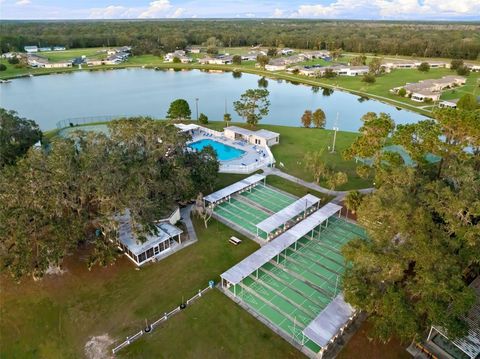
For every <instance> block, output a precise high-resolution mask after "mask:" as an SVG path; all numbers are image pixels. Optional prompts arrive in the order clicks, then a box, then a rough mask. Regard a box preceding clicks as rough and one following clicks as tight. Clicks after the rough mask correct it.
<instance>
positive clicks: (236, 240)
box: [228, 236, 242, 246]
mask: <svg viewBox="0 0 480 359" xmlns="http://www.w3.org/2000/svg"><path fill="white" fill-rule="evenodd" d="M228 241H229V242H230V243H232V244H234V245H236V246H238V245H239V244H240V243H242V241H241V240H240V239H238V238H237V237H233V236H232V237H230V239H229V240H228Z"/></svg>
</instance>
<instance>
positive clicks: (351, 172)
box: [208, 122, 372, 190]
mask: <svg viewBox="0 0 480 359" xmlns="http://www.w3.org/2000/svg"><path fill="white" fill-rule="evenodd" d="M235 125H238V126H244V125H242V124H238V123H236V124H235ZM224 126H225V124H224V123H223V122H212V123H210V124H209V125H208V127H210V128H213V129H216V130H221V129H223V127H224ZM258 128H265V129H267V130H270V131H275V132H278V133H280V144H278V145H276V146H273V147H272V153H273V155H274V156H275V159H276V161H277V167H278V168H280V169H281V170H282V171H284V172H287V173H290V174H292V175H294V176H296V177H299V178H301V179H304V180H306V181H313V176H312V175H311V173H310V172H309V171H308V170H307V169H306V168H305V163H304V157H305V154H306V153H308V152H310V151H318V150H320V149H324V152H323V158H324V159H325V162H326V163H328V164H329V165H331V166H332V167H333V168H334V169H335V170H336V171H345V172H346V173H347V175H348V178H349V181H348V183H347V184H345V185H343V186H341V187H339V188H338V190H350V189H358V188H366V187H370V186H371V185H372V183H371V181H369V180H363V179H361V178H360V177H358V175H357V174H356V172H355V169H356V164H355V161H353V160H352V161H346V160H344V159H343V157H342V153H343V151H344V150H345V149H347V148H348V147H349V146H350V145H351V143H352V142H353V141H354V140H355V138H357V136H358V133H354V132H338V133H337V141H336V152H335V153H330V152H329V151H328V146H331V144H332V142H333V131H331V130H321V129H314V128H303V127H287V126H276V125H259V126H258ZM282 164H283V166H282ZM320 185H322V186H326V184H325V183H324V182H320Z"/></svg>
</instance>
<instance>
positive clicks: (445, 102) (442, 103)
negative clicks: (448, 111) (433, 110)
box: [438, 98, 460, 108]
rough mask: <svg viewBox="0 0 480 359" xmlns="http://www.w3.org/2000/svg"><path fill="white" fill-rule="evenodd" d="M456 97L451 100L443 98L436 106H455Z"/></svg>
mask: <svg viewBox="0 0 480 359" xmlns="http://www.w3.org/2000/svg"><path fill="white" fill-rule="evenodd" d="M458 100H460V99H458V98H456V99H453V100H443V101H440V102H439V103H438V107H440V108H457V102H458Z"/></svg>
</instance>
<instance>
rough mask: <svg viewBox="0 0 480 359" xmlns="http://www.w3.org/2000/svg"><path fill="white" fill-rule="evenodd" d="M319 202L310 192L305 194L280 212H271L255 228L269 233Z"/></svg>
mask: <svg viewBox="0 0 480 359" xmlns="http://www.w3.org/2000/svg"><path fill="white" fill-rule="evenodd" d="M319 203H320V199H319V198H318V197H315V196H313V195H311V194H307V195H306V196H303V197H302V198H300V199H298V200H296V201H295V202H293V203H292V204H291V205H289V206H287V207H285V208H284V209H282V210H281V211H280V212H277V213H275V214H273V215H272V216H270V217H268V218H267V219H265V220H263V221H262V222H260V223H258V224H257V228H258V229H259V230H261V231H263V232H265V233H267V234H268V233H271V232H273V231H274V230H275V229H277V228H280V227H281V226H283V225H285V224H286V223H287V222H288V221H290V220H291V219H293V218H295V217H296V216H298V215H299V214H304V215H305V214H306V212H307V210H308V209H310V208H312V207H313V206H315V205H316V206H317V208H318V205H319Z"/></svg>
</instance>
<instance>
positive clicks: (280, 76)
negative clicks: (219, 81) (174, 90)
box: [0, 63, 431, 117]
mask: <svg viewBox="0 0 480 359" xmlns="http://www.w3.org/2000/svg"><path fill="white" fill-rule="evenodd" d="M132 68H133V69H135V68H138V69H146V70H200V71H209V70H213V71H222V72H241V73H247V74H252V75H256V76H259V77H265V78H269V79H276V80H286V81H290V82H293V83H298V84H303V85H307V86H310V87H322V88H329V89H332V90H337V91H341V92H346V93H350V94H352V95H355V96H359V97H363V98H367V99H373V100H375V101H378V102H381V103H384V104H387V105H391V106H394V107H397V108H401V109H403V110H406V111H410V112H414V113H417V114H420V115H423V116H427V117H431V111H430V110H425V109H421V108H418V107H417V106H414V105H410V104H408V103H405V102H402V101H396V100H392V99H389V98H387V97H383V96H379V95H375V94H372V93H368V92H363V91H357V90H354V89H349V88H346V87H341V86H335V85H332V84H328V83H325V82H322V81H319V79H311V78H308V77H305V76H299V75H291V74H285V73H281V72H271V71H266V70H262V69H257V68H249V67H245V66H241V65H240V66H234V65H201V64H196V63H194V64H172V63H163V64H157V65H148V64H128V63H126V64H122V65H114V66H109V65H107V66H95V67H85V68H65V69H52V70H51V71H50V70H47V71H45V72H36V73H25V74H21V75H16V76H6V77H1V76H0V78H1V79H2V80H14V79H21V78H26V77H36V76H46V75H60V74H66V73H76V72H96V71H111V70H124V69H132Z"/></svg>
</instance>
